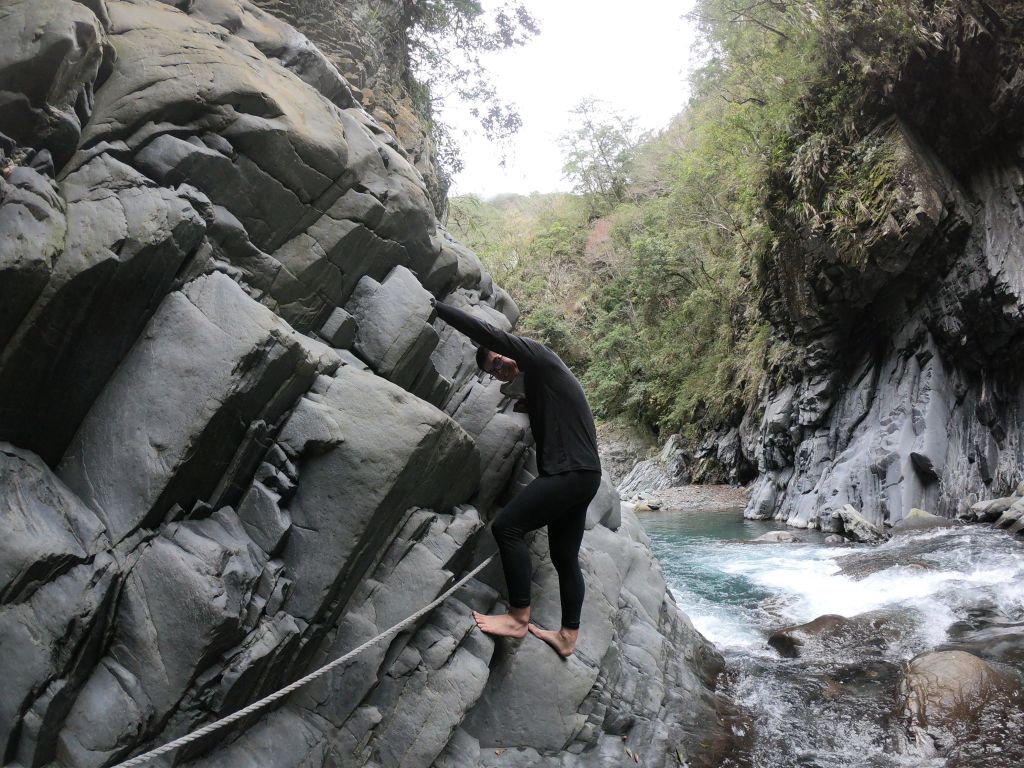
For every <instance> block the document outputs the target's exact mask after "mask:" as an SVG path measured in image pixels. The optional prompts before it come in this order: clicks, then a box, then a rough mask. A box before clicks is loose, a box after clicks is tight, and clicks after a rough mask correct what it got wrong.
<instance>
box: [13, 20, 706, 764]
mask: <svg viewBox="0 0 1024 768" xmlns="http://www.w3.org/2000/svg"><path fill="white" fill-rule="evenodd" d="M268 5H269V4H268ZM0 21H2V23H0V39H2V42H3V43H4V44H3V45H2V46H0V133H2V134H3V136H0V152H2V153H3V157H2V158H0V160H2V161H4V163H5V167H6V169H7V170H8V171H9V173H5V174H4V176H3V178H2V179H0V233H2V234H3V237H2V238H0V501H2V502H3V503H2V507H3V509H2V510H0V518H2V521H3V523H4V531H5V536H4V542H3V544H0V647H2V648H3V653H0V674H2V675H3V679H4V680H5V687H4V692H3V694H2V695H0V757H2V760H0V762H3V763H4V764H5V765H7V764H10V765H22V766H42V765H52V766H61V767H62V768H63V767H66V768H86V767H91V766H97V767H98V766H101V765H111V764H114V763H117V762H119V761H121V760H124V759H126V758H127V757H129V756H130V755H132V754H135V753H138V752H141V751H144V750H146V749H149V748H152V747H155V746H158V745H160V744H162V743H164V742H166V741H169V740H171V739H172V738H175V737H177V736H180V735H182V734H184V733H186V732H189V731H192V730H195V729H196V728H198V727H199V726H201V725H203V724H205V723H207V722H210V721H212V720H214V719H216V718H219V717H221V716H224V715H227V714H229V713H231V712H234V711H237V710H238V709H240V708H241V707H243V706H245V705H247V704H249V703H250V702H252V701H255V700H257V699H259V698H261V697H263V696H264V695H266V694H268V693H270V692H272V691H275V690H277V689H279V688H281V687H283V686H284V685H286V684H288V683H290V682H291V681H293V680H295V679H297V678H299V677H301V676H302V675H303V674H305V673H306V672H308V671H310V670H311V669H313V668H314V667H316V666H318V665H320V664H322V663H325V662H327V661H329V660H331V659H334V658H336V657H337V656H340V655H342V654H343V653H345V652H347V651H348V650H350V649H352V648H354V647H356V646H358V645H360V644H361V643H363V642H365V641H366V640H368V639H369V638H371V637H373V636H375V635H376V634H378V633H379V632H381V631H382V630H384V629H386V628H388V627H390V626H392V625H393V624H395V623H397V622H398V621H400V620H402V619H404V618H405V617H406V616H408V615H410V614H411V613H413V612H414V611H416V610H418V609H419V608H420V607H422V606H423V605H425V604H427V603H429V602H430V601H431V600H432V599H434V598H435V597H436V596H437V595H438V594H440V593H441V592H443V591H444V590H445V589H446V588H447V586H448V585H449V584H451V583H452V581H453V580H454V579H455V578H456V577H458V576H459V575H460V574H462V573H465V572H466V571H467V570H468V569H469V568H471V567H472V566H473V565H474V564H476V563H477V562H479V561H480V560H482V559H483V558H484V557H485V556H486V555H488V554H490V553H491V552H492V551H493V540H492V539H491V537H490V534H489V533H488V532H487V530H486V526H487V523H488V521H489V520H490V519H491V516H492V515H493V514H494V512H495V511H496V510H497V509H498V508H500V506H501V505H502V504H503V503H505V501H507V499H508V498H510V496H511V494H513V493H515V492H516V491H517V490H518V489H519V488H521V487H522V486H523V485H524V484H525V483H528V482H529V481H530V480H531V479H532V478H533V476H534V475H535V474H536V466H535V460H534V457H533V453H532V450H531V447H530V440H529V433H528V423H527V420H526V417H525V415H524V414H521V413H518V412H516V411H515V410H514V402H513V400H512V398H510V397H509V396H507V395H506V394H505V393H503V392H502V391H501V389H500V388H499V387H498V386H497V385H496V384H495V383H492V382H489V381H485V380H484V379H483V377H481V376H479V375H478V374H477V372H476V368H475V364H474V361H473V352H474V349H473V346H472V345H471V344H470V343H469V342H468V341H467V340H465V339H464V338H463V337H461V336H459V335H458V334H456V333H454V332H453V331H452V330H451V329H450V328H448V327H446V326H445V325H444V324H443V323H440V322H439V321H437V320H436V319H435V317H434V316H433V315H432V312H431V309H430V303H429V299H430V297H431V296H433V297H434V298H436V299H437V300H441V301H447V302H451V303H454V304H457V305H458V306H461V307H464V308H467V309H469V310H470V311H473V312H475V313H477V314H479V315H480V316H482V317H484V318H486V319H487V320H488V321H489V322H493V323H496V324H498V325H500V326H501V327H503V328H506V329H507V328H511V327H512V323H514V322H515V320H516V319H517V317H518V309H517V308H516V307H515V304H514V302H512V300H511V299H510V298H509V297H508V295H507V294H506V293H505V292H504V291H502V290H501V289H500V288H498V287H497V286H495V285H494V284H493V281H492V280H491V278H490V276H489V275H488V274H487V273H486V271H485V270H484V269H483V268H482V266H481V264H480V262H479V260H478V259H477V258H476V256H475V255H474V254H473V253H472V252H471V251H469V250H468V249H465V248H463V247H462V246H460V245H458V244H457V243H454V242H453V241H452V240H451V239H450V238H449V237H448V236H447V233H445V232H444V231H443V229H442V228H440V227H439V226H438V225H437V222H436V219H435V217H434V211H433V203H432V200H431V196H430V194H429V193H428V188H427V185H426V184H425V183H424V179H423V177H422V175H421V174H420V172H419V170H417V168H416V167H415V166H414V164H413V163H411V162H409V155H408V153H407V152H406V151H405V149H403V148H402V147H401V146H399V143H398V142H396V140H395V139H394V138H393V137H392V136H391V135H389V134H388V133H387V132H386V131H385V130H384V128H382V127H381V125H380V124H379V123H378V122H377V121H375V120H374V119H373V117H372V116H370V115H369V114H367V112H365V111H364V110H363V109H362V108H361V107H360V106H359V104H358V100H357V99H355V98H354V96H353V92H352V91H351V89H350V88H349V86H348V83H347V82H346V80H345V79H344V78H343V77H342V76H341V75H340V74H339V72H338V70H337V69H336V68H335V67H334V66H333V65H332V63H331V61H330V60H328V58H327V57H325V56H323V55H322V54H320V53H319V52H318V51H317V49H316V47H315V46H313V45H312V44H311V43H310V42H309V40H307V39H306V38H305V37H303V36H302V35H301V34H299V33H298V32H296V31H295V30H294V29H292V28H291V27H289V26H288V25H287V24H285V23H283V22H281V21H280V20H278V19H275V18H274V17H272V16H270V15H269V14H267V13H265V12H264V11H262V10H260V9H259V8H258V7H256V6H254V5H253V4H251V3H249V2H244V1H243V0H196V1H195V2H191V1H190V2H175V3H170V2H157V1H156V0H89V2H72V1H71V0H42V1H41V2H34V1H33V2H20V1H14V0H12V2H9V3H6V4H4V6H3V8H2V9H0ZM30 31H31V34H30V33H29V32H30ZM36 33H38V34H36ZM587 527H588V529H587V532H586V534H585V536H584V544H583V552H582V563H583V569H584V574H585V579H586V582H587V589H588V598H587V603H586V608H585V623H584V632H583V635H582V637H581V645H580V652H579V654H577V656H576V657H574V658H573V659H572V660H570V661H568V662H563V661H561V660H560V659H558V658H557V656H556V655H555V654H554V653H552V652H551V651H550V649H549V648H548V647H547V646H546V645H544V644H543V643H542V642H541V641H539V640H537V639H536V638H534V637H533V636H529V637H528V638H526V639H525V640H523V641H521V642H517V643H513V642H507V641H498V642H495V641H494V640H492V639H491V638H489V637H487V636H484V635H482V634H481V633H480V632H479V631H478V630H477V629H476V628H475V624H474V622H473V621H472V618H471V613H470V611H471V609H477V610H482V611H490V610H500V609H503V608H504V603H503V602H502V599H501V588H502V578H501V574H500V570H499V569H498V568H497V567H496V566H495V565H492V566H491V567H489V568H488V569H487V570H485V571H484V572H483V573H482V574H481V575H480V577H479V578H477V579H475V580H473V581H471V582H469V583H468V584H467V585H466V586H465V587H464V588H462V589H461V590H460V592H459V593H458V594H457V595H455V596H454V598H453V599H452V600H450V601H449V602H447V603H445V604H444V605H443V606H442V607H441V608H438V609H437V610H435V611H434V612H433V613H431V614H430V615H428V616H426V617H424V618H423V619H421V620H420V621H419V622H417V623H416V624H415V625H414V626H411V627H409V628H408V629H406V630H405V631H403V632H402V633H401V634H399V635H398V636H397V637H394V638H391V639H390V640H389V641H387V642H383V643H380V644H378V645H376V646H373V647H371V648H369V649H368V650H367V651H366V652H365V653H364V654H363V655H361V656H359V657H358V658H357V659H356V660H354V661H353V662H352V663H351V664H349V665H348V666H346V667H344V668H343V669H339V670H337V672H336V674H334V675H331V676H328V677H326V678H323V679H321V680H319V681H317V683H316V684H314V685H311V686H310V687H308V688H306V689H303V690H302V691H300V692H298V693H296V694H294V695H293V696H291V697H290V698H289V699H287V700H285V701H284V702H281V703H279V704H278V705H276V706H275V707H272V708H270V709H269V710H267V711H265V712H263V713H261V714H257V715H254V716H253V717H251V718H249V719H247V720H245V721H242V722H240V723H238V724H236V725H234V726H232V727H231V728H229V729H226V730H225V731H223V732H220V733H217V734H214V735H212V736H209V737H207V738H205V739H203V740H200V741H199V742H197V743H196V744H193V745H191V746H189V747H188V748H186V749H184V750H182V751H181V752H180V753H179V754H178V755H177V756H176V757H175V758H174V760H176V761H177V763H181V764H188V765H194V766H238V767H239V768H241V767H242V766H251V765H254V764H258V765H273V766H281V767H282V768H283V767H285V766H296V768H297V767H298V766H303V767H304V768H309V767H310V766H328V765H330V766H338V765H345V766H363V765H366V766H396V767H397V766H402V767H403V768H404V767H405V766H430V765H439V766H440V765H445V766H466V767H467V768H468V767H469V766H476V765H481V764H487V765H495V766H501V765H520V764H523V763H522V760H523V758H522V757H520V756H521V755H531V756H532V757H531V760H532V762H531V763H530V764H531V765H551V766H565V765H577V764H578V765H587V766H591V765H619V764H621V762H622V760H623V759H624V756H626V755H631V754H636V755H642V756H643V759H644V760H645V761H646V762H649V763H650V764H664V763H665V762H666V761H670V760H676V759H677V758H676V755H677V752H678V751H679V750H681V752H679V754H682V753H685V754H687V755H688V758H687V759H688V760H690V764H691V765H694V766H697V765H710V764H713V762H714V760H713V757H712V756H711V752H710V750H709V749H706V748H703V747H702V746H701V745H702V744H711V743H718V742H719V740H720V738H721V737H723V735H724V734H723V731H722V728H721V726H720V724H719V723H718V720H717V708H718V701H717V698H716V693H715V691H714V686H715V678H716V675H717V673H718V671H719V670H720V668H721V657H720V656H719V655H718V654H717V652H716V651H715V650H714V648H713V647H712V646H711V645H710V644H709V643H707V641H706V640H704V638H703V637H701V635H700V634H699V633H698V632H697V631H696V630H694V628H693V626H692V625H691V624H690V622H689V620H688V619H687V618H686V617H685V616H684V615H683V614H682V613H681V612H680V611H679V609H678V608H677V607H676V605H675V603H674V602H673V600H672V598H671V595H670V594H669V593H668V592H667V590H666V587H665V583H664V580H663V579H662V577H661V574H660V571H659V569H658V567H657V564H656V562H655V561H654V560H653V557H652V555H651V553H650V549H649V546H648V544H649V542H648V541H647V539H646V537H645V536H644V534H643V532H642V530H641V529H640V527H639V525H638V524H637V522H636V520H635V518H634V517H633V516H632V514H631V512H630V510H629V509H628V508H627V509H624V508H622V507H621V505H620V503H619V499H618V494H617V493H616V492H615V490H614V488H613V486H612V485H611V481H610V479H608V478H606V479H605V481H604V482H603V484H602V488H601V491H600V492H599V493H598V497H597V498H596V499H595V501H594V503H593V504H592V505H591V509H590V510H589V511H588V523H587ZM533 547H534V558H535V562H536V564H537V566H538V568H537V572H536V575H535V587H536V594H537V596H538V604H537V617H538V619H539V620H541V621H545V622H549V623H550V622H557V620H558V617H557V607H556V606H557V586H556V578H555V575H554V571H553V569H552V567H551V565H550V561H549V558H548V555H547V552H546V546H545V541H544V536H543V534H540V535H538V536H537V537H536V539H535V540H534V542H533ZM538 702H540V703H538ZM627 749H628V750H629V752H626V750H627ZM177 763H176V764H177Z"/></svg>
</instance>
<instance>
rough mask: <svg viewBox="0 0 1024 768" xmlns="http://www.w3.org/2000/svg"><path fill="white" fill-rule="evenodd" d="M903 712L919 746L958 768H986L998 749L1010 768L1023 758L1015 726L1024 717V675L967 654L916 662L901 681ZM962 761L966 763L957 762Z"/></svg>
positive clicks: (941, 654) (932, 655)
mask: <svg viewBox="0 0 1024 768" xmlns="http://www.w3.org/2000/svg"><path fill="white" fill-rule="evenodd" d="M900 696H901V708H902V713H903V716H904V717H905V718H906V721H907V723H908V725H909V728H910V731H911V733H913V734H914V738H915V740H916V741H917V743H918V744H924V745H926V746H927V747H929V748H930V751H932V752H933V754H934V753H938V754H948V755H950V756H951V757H952V758H953V763H954V764H962V765H981V764H982V763H980V762H974V761H975V760H986V759H991V758H990V757H989V758H985V757H984V755H986V754H988V755H989V756H991V754H992V749H993V748H996V749H998V750H999V752H1000V753H1001V754H1000V759H1001V760H1002V759H1006V760H1008V762H1006V763H1005V764H1006V765H1012V764H1017V762H1016V761H1017V760H1019V759H1020V758H1021V757H1022V756H1024V746H1022V745H1021V742H1020V740H1019V738H1018V731H1017V728H1016V727H1015V726H1014V724H1013V723H1014V721H1015V720H1016V719H1017V718H1019V717H1021V716H1022V715H1024V708H1022V707H1024V687H1022V685H1021V680H1020V676H1019V674H1018V673H1016V672H1012V671H1009V670H1008V669H1006V668H1002V667H999V666H996V665H993V664H990V663H989V662H986V661H984V660H982V659H980V658H978V657H977V656H974V655H972V654H970V653H966V652H964V651H930V652H927V653H923V654H921V655H919V656H916V657H914V658H913V659H912V660H911V661H910V662H909V663H908V664H907V665H906V667H905V668H904V670H903V676H902V679H901V681H900ZM958 760H962V761H963V762H958Z"/></svg>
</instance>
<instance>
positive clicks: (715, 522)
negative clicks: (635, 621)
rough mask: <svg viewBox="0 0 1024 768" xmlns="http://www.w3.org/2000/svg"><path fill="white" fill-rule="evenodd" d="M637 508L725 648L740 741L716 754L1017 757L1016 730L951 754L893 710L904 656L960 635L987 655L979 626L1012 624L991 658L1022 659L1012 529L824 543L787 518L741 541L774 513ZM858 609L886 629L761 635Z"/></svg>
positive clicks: (855, 758) (1001, 766) (761, 758)
mask: <svg viewBox="0 0 1024 768" xmlns="http://www.w3.org/2000/svg"><path fill="white" fill-rule="evenodd" d="M639 517H640V521H641V523H642V524H643V526H644V529H645V530H646V532H647V534H648V536H649V537H650V539H651V546H652V549H653V550H654V553H655V554H656V556H657V557H658V559H659V561H660V563H661V567H662V571H663V573H664V575H665V580H666V582H667V583H668V585H669V588H670V590H671V592H672V594H673V596H674V597H675V599H676V602H677V603H678V604H679V606H680V608H681V609H682V610H683V611H684V612H685V613H686V614H687V615H688V616H689V617H690V620H691V621H692V622H693V624H694V626H695V627H696V628H697V629H698V630H699V631H700V632H701V633H702V634H703V635H704V636H705V637H707V638H708V639H709V640H711V641H712V642H713V643H715V645H716V647H718V649H719V650H720V651H721V652H722V653H723V655H724V656H725V658H726V667H727V672H726V674H725V675H724V676H723V678H722V680H721V682H720V689H721V691H722V692H723V695H724V696H725V697H726V698H727V699H728V700H730V701H731V703H732V705H734V706H735V707H736V708H737V710H738V712H739V713H740V716H739V717H738V718H737V719H736V725H734V731H735V732H736V735H737V736H738V737H739V739H738V741H739V743H741V744H742V745H743V746H742V749H741V750H740V752H741V753H738V754H736V755H735V756H734V757H733V758H731V760H730V762H727V763H725V764H724V765H725V766H742V767H743V768H747V767H749V768H785V767H786V766H817V767H818V768H862V767H864V766H869V767H877V768H894V767H896V766H900V767H924V766H927V767H928V768H939V767H940V766H947V765H948V766H950V768H951V767H952V766H953V765H956V766H966V765H979V766H980V765H984V766H986V768H989V767H991V768H1011V767H1012V768H1018V766H1020V765H1022V764H1024V762H1022V761H1024V736H1022V735H1020V732H1019V731H1017V732H1016V733H1015V734H1014V735H1013V736H1012V737H1011V738H1013V739H1014V740H1015V743H1013V744H1010V745H1007V744H1006V743H1005V741H1003V740H1000V741H999V744H998V751H997V752H996V753H992V754H988V753H986V755H985V756H984V758H979V760H980V762H974V761H971V760H967V761H964V760H959V761H953V762H947V760H946V759H944V758H941V757H936V756H935V752H934V750H933V751H931V752H929V750H927V749H923V748H921V747H920V745H918V744H916V743H915V740H914V735H913V734H912V733H910V732H909V731H908V730H907V728H906V723H904V722H903V721H902V719H901V718H900V717H899V716H898V714H897V712H898V702H899V690H898V686H899V673H900V667H901V665H902V664H903V663H904V662H906V661H909V660H910V659H911V658H913V657H914V656H915V655H917V654H918V653H921V652H924V651H929V650H935V649H939V648H948V647H962V648H964V649H969V648H971V649H973V650H974V651H976V652H978V653H979V654H983V653H985V652H986V649H988V650H989V651H991V648H989V647H988V646H986V645H985V644H984V643H981V645H980V646H978V645H977V642H978V641H979V639H984V638H987V637H990V636H992V633H993V632H995V633H999V632H1007V631H1008V632H1011V633H1014V632H1017V633H1019V635H1012V636H1013V637H1014V638H1017V637H1019V643H1018V644H1019V646H1020V654H1019V656H1014V654H1013V652H1007V651H1006V650H1005V644H1004V646H1000V647H999V648H1000V649H1001V650H999V651H998V654H1001V655H997V656H996V658H997V659H998V663H1012V664H1017V665H1019V664H1020V662H1022V661H1024V544H1022V543H1021V542H1019V541H1017V540H1015V539H1013V538H1012V537H1009V536H1007V535H1006V534H1004V533H1002V532H1000V531H994V530H991V529H987V528H983V527H980V526H979V527H972V528H970V529H962V530H949V529H944V530H940V531H934V532H929V533H924V534H919V535H915V536H908V537H900V538H897V539H893V540H892V541H890V542H888V543H886V544H883V545H880V546H877V547H869V546H865V545H840V546H836V545H829V544H826V543H825V542H824V535H823V534H821V533H820V532H816V531H796V530H793V529H788V530H790V531H791V532H793V533H795V534H796V535H798V536H800V537H801V538H803V539H804V542H803V543H798V544H774V543H772V544H765V543H751V540H752V539H755V538H757V537H758V536H760V535H761V534H763V533H766V532H768V531H772V530H780V529H784V526H782V525H781V524H778V523H771V522H763V521H751V520H744V519H743V517H742V512H741V511H740V510H727V511H697V512H692V511H687V512H675V511H671V510H664V511H660V512H655V513H642V514H641V515H639ZM868 612H871V613H872V615H876V616H877V615H881V616H884V617H886V621H887V622H888V624H887V626H888V627H889V628H890V630H889V631H888V633H887V634H886V636H885V637H884V638H875V637H872V638H869V639H868V641H866V642H864V643H862V644H858V643H852V644H851V643H849V642H847V643H845V644H835V643H832V644H829V643H823V644H821V645H819V646H815V647H813V648H810V647H809V648H806V649H804V652H803V653H802V654H801V656H800V657H799V658H795V659H788V658H783V657H781V656H780V655H779V654H778V653H777V652H776V651H775V650H774V649H772V648H771V647H769V646H768V643H767V639H768V636H769V635H770V634H771V633H772V632H773V631H775V630H777V629H780V628H782V627H785V626H791V625H794V624H802V623H805V622H808V621H811V620H813V619H815V618H817V617H819V616H822V615H825V614H838V615H841V616H846V617H855V616H858V615H860V614H864V613H868ZM1015 642H1016V641H1015ZM970 643H975V646H970V645H969V644H970ZM1011 645H1012V643H1011ZM979 647H980V648H982V650H980V651H979V650H978V648H979ZM991 652H992V653H996V652H995V651H991ZM990 660H991V659H990ZM976 746H977V745H966V746H965V747H964V748H963V749H962V750H960V751H961V753H963V754H961V755H960V756H961V757H964V756H965V755H966V754H967V753H969V752H970V750H971V749H974V747H976ZM958 749H959V747H958Z"/></svg>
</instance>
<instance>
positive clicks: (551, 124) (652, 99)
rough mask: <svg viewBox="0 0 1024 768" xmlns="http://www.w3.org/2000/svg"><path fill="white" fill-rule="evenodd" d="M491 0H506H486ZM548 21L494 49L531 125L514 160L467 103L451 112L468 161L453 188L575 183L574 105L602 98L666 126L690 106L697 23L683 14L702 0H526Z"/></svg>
mask: <svg viewBox="0 0 1024 768" xmlns="http://www.w3.org/2000/svg"><path fill="white" fill-rule="evenodd" d="M484 5H485V7H487V8H491V7H495V6H496V5H500V3H499V2H494V0H491V1H490V2H488V1H487V0H485V3H484ZM525 5H526V6H527V8H529V9H530V11H531V13H532V14H533V15H534V17H535V18H536V19H537V20H538V21H539V22H540V28H541V31H540V34H539V35H537V36H536V37H534V38H533V40H531V41H530V42H529V43H528V44H527V45H526V46H524V47H522V48H517V49H513V50H511V51H502V52H499V53H495V54H491V55H490V56H488V57H487V58H485V63H486V66H487V68H488V70H489V71H490V72H491V73H492V77H493V80H494V83H495V86H496V87H497V90H498V92H499V94H500V95H501V96H502V98H504V99H505V100H506V101H512V102H515V103H516V104H517V105H518V107H519V112H520V115H521V116H522V119H523V127H522V128H521V129H520V130H519V132H518V134H517V135H516V136H515V137H514V138H513V140H512V143H511V146H510V147H509V150H508V154H507V165H506V167H505V168H502V167H501V166H500V164H499V158H500V155H501V151H500V150H499V148H497V147H496V146H495V145H494V144H491V143H490V142H488V141H487V140H486V139H485V138H484V137H483V136H482V130H481V129H480V128H479V126H478V125H476V124H474V122H473V118H471V117H470V116H469V115H468V114H466V113H465V110H464V109H460V108H459V107H457V106H454V105H449V106H448V107H447V108H446V109H445V110H444V112H443V115H444V118H445V119H446V120H447V122H448V123H449V124H451V125H453V126H454V128H455V134H456V137H457V139H458V141H459V144H460V146H461V147H462V155H463V160H464V162H465V169H464V170H463V171H462V172H461V173H459V174H458V175H457V176H456V177H455V182H454V185H453V188H452V190H451V194H453V195H464V194H471V193H472V194H478V195H481V196H484V197H489V196H492V195H496V194H499V193H501V192H516V193H520V194H529V193H530V192H554V191H569V190H570V189H571V187H572V184H571V183H570V182H568V181H566V180H564V179H562V163H563V158H562V152H561V149H560V148H559V146H558V137H559V136H561V135H562V134H564V133H566V132H567V131H569V130H570V129H571V128H572V123H571V116H570V114H569V112H570V110H571V109H572V108H573V107H574V106H576V105H577V104H578V103H579V102H580V101H581V100H582V99H584V98H587V97H591V96H592V97H596V98H598V99H600V100H602V101H604V102H605V103H606V104H607V105H608V106H609V107H610V108H611V110H612V111H614V112H617V113H619V114H622V115H624V116H632V117H635V118H636V119H637V127H638V128H639V129H641V130H657V129H660V128H664V127H665V126H667V125H668V123H669V120H670V119H671V118H672V117H673V116H674V115H676V114H678V113H679V112H681V111H682V110H683V107H684V105H685V103H686V99H687V97H688V93H689V90H688V87H687V83H686V80H687V76H688V73H689V71H690V68H691V62H692V61H693V59H694V56H695V51H694V42H695V39H696V34H695V30H694V28H693V26H692V24H691V23H689V22H687V21H685V20H683V19H682V18H681V17H682V16H683V14H685V13H687V12H688V11H690V10H691V8H692V7H693V0H679V1H678V2H673V1H672V0H630V1H629V2H625V3H624V2H622V0H614V1H612V0H525Z"/></svg>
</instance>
